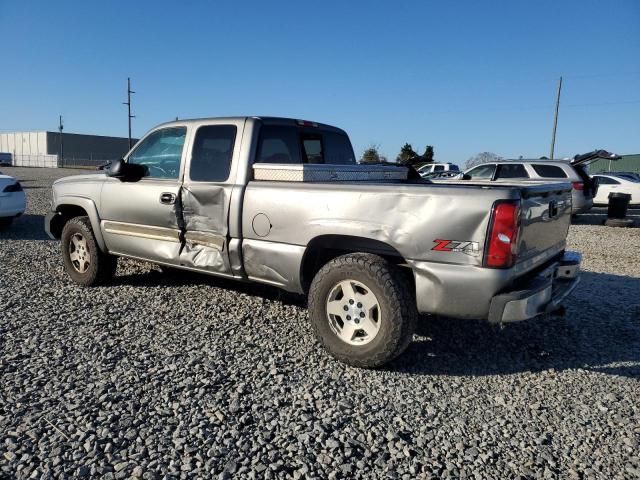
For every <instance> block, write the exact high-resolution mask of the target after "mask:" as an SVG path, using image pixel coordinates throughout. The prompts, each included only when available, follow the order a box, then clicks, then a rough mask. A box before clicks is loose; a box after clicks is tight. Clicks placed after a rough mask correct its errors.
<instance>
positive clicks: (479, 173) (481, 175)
mask: <svg viewBox="0 0 640 480" xmlns="http://www.w3.org/2000/svg"><path fill="white" fill-rule="evenodd" d="M495 170H496V166H495V164H493V163H487V164H484V165H480V166H478V167H476V168H473V169H471V170H469V171H468V172H467V173H466V175H469V176H470V177H471V178H477V179H478V180H491V179H492V178H493V172H495Z"/></svg>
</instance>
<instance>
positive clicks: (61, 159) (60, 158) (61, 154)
mask: <svg viewBox="0 0 640 480" xmlns="http://www.w3.org/2000/svg"><path fill="white" fill-rule="evenodd" d="M62 130H64V126H63V125H62V115H60V118H59V119H58V132H59V134H58V137H59V140H60V148H59V151H58V163H59V164H60V166H61V167H64V150H63V148H64V143H63V141H62Z"/></svg>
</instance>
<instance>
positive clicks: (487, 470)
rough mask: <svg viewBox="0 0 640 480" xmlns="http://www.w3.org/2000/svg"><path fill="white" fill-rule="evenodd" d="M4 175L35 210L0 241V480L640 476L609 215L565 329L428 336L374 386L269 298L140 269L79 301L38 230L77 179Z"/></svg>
mask: <svg viewBox="0 0 640 480" xmlns="http://www.w3.org/2000/svg"><path fill="white" fill-rule="evenodd" d="M2 170H3V171H4V172H5V173H8V174H10V175H15V176H17V177H19V178H20V179H21V180H22V181H23V182H24V185H25V187H26V191H27V194H28V201H29V207H28V211H27V214H26V216H24V217H23V218H21V219H19V220H18V221H17V222H16V223H15V225H14V226H13V227H12V229H11V230H10V231H9V232H5V233H2V234H0V235H1V236H0V375H1V384H0V477H2V476H5V477H7V478H65V477H67V478H72V477H73V478H75V477H87V478H104V479H109V478H128V477H141V478H231V477H234V478H261V479H262V478H322V479H324V478H402V479H413V478H477V479H480V478H482V479H485V478H496V479H497V478H500V479H502V478H518V477H519V478H531V477H545V478H597V477H599V478H638V477H640V454H639V449H638V445H639V442H640V384H639V381H638V379H639V377H640V324H639V319H640V253H639V252H640V230H638V229H615V228H610V227H604V226H600V225H598V223H599V222H600V221H601V219H602V218H603V217H602V210H597V211H595V213H594V214H591V215H584V216H581V217H579V218H578V220H577V223H578V224H577V225H574V226H572V227H571V232H570V237H569V243H570V247H571V248H573V249H577V250H579V251H582V252H583V254H584V270H585V272H584V273H583V277H582V283H581V284H580V286H579V287H578V288H577V289H576V291H575V293H574V295H573V296H572V298H571V299H570V300H569V301H568V302H567V315H566V316H565V317H564V318H543V319H539V320H536V321H533V322H525V323H521V324H516V325H512V326H509V327H508V328H505V329H503V330H497V329H493V328H491V327H490V326H488V325H486V324H485V323H481V322H471V321H456V320H451V319H429V318H424V319H423V320H422V321H421V325H420V328H419V334H418V335H416V338H415V339H414V342H413V344H412V345H411V346H410V348H409V350H408V352H407V353H406V354H405V355H404V356H403V357H402V358H401V359H399V360H397V361H396V362H395V363H393V364H392V365H390V366H388V368H385V369H382V370H375V371H366V370H358V369H354V368H350V367H347V366H345V365H342V364H340V363H337V362H335V361H333V360H332V359H331V358H330V357H329V356H328V355H327V354H325V353H324V352H323V351H322V350H321V349H319V347H318V346H317V345H316V343H315V342H314V341H313V339H312V335H311V331H310V327H309V325H308V321H307V313H306V311H305V309H304V305H303V301H302V300H301V299H300V298H299V297H295V296H289V295H285V294H281V293H279V292H278V291H277V290H274V289H270V288H263V287H255V286H247V285H239V284H233V283H230V282H223V281H219V280H216V279H211V278H209V277H200V276H179V277H178V278H169V277H167V276H164V275H161V274H160V273H159V272H158V271H157V270H156V269H155V268H154V267H152V266H150V265H148V264H143V263H137V262H133V261H128V260H121V261H120V263H119V267H118V274H117V277H116V279H115V281H114V284H113V285H112V286H109V287H100V288H94V289H82V288H79V287H77V286H75V285H73V284H72V283H71V282H70V281H69V279H68V278H67V277H66V276H65V275H64V274H63V271H62V262H61V258H60V254H59V245H58V243H57V242H53V241H50V240H48V239H47V238H46V237H45V235H44V233H43V231H42V220H43V218H42V216H43V214H44V213H45V212H46V210H47V208H48V202H49V187H50V184H51V182H52V180H53V179H54V178H57V177H60V176H63V175H69V174H73V173H75V171H70V170H60V171H57V170H44V169H18V168H3V169H2ZM638 213H640V211H638V210H636V211H635V212H634V214H635V215H636V216H637V217H639V219H640V215H639V214H638Z"/></svg>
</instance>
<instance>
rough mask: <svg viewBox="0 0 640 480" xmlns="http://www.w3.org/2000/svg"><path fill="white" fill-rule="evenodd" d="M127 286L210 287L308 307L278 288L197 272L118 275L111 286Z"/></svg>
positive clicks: (302, 298)
mask: <svg viewBox="0 0 640 480" xmlns="http://www.w3.org/2000/svg"><path fill="white" fill-rule="evenodd" d="M116 285H127V286H133V287H171V286H189V285H194V286H195V285H209V286H210V287H214V288H222V289H224V290H230V291H233V292H237V293H244V294H246V295H252V296H255V297H262V298H264V299H265V300H270V301H278V302H281V303H283V304H285V305H294V306H297V307H302V308H304V307H306V298H305V297H304V296H303V295H296V294H294V293H289V292H285V291H284V290H280V289H279V288H276V287H271V286H269V285H261V284H258V283H242V282H238V281H235V280H227V279H225V278H221V277H215V276H212V275H205V274H201V273H197V272H193V273H192V272H187V271H182V270H177V269H176V270H169V271H168V272H162V271H160V270H152V271H151V272H146V273H136V274H129V275H118V276H116V277H115V278H114V279H113V281H112V282H111V283H110V286H116Z"/></svg>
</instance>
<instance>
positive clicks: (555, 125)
mask: <svg viewBox="0 0 640 480" xmlns="http://www.w3.org/2000/svg"><path fill="white" fill-rule="evenodd" d="M561 90H562V77H560V81H559V82H558V96H557V97H556V113H555V115H554V116H553V134H552V135H551V155H550V156H549V158H550V159H551V160H553V151H554V150H555V148H556V130H557V129H558V110H559V109H560V91H561Z"/></svg>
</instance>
